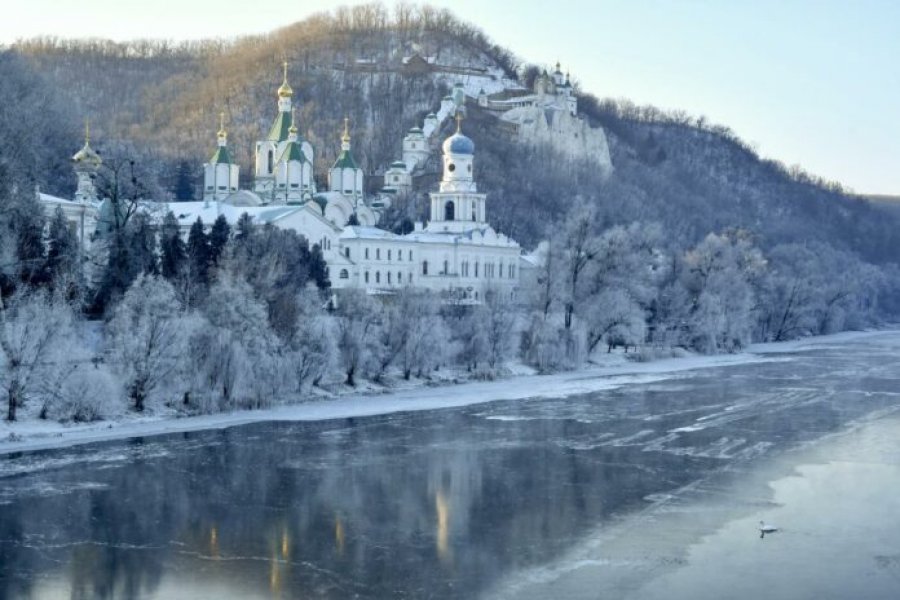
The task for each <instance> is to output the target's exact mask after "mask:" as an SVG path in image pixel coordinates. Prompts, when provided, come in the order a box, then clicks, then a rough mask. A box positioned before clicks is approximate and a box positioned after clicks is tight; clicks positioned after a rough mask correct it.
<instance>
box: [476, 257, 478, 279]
mask: <svg viewBox="0 0 900 600" xmlns="http://www.w3.org/2000/svg"><path fill="white" fill-rule="evenodd" d="M475 277H478V261H477V260H476V261H475Z"/></svg>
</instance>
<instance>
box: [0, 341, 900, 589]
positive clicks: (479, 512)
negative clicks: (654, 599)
mask: <svg viewBox="0 0 900 600" xmlns="http://www.w3.org/2000/svg"><path fill="white" fill-rule="evenodd" d="M885 344H888V345H889V346H890V344H894V346H896V345H900V336H895V337H894V338H890V339H886V338H884V337H880V338H877V339H876V340H873V341H870V342H867V343H866V344H862V343H856V344H854V345H852V347H843V348H841V349H840V350H837V351H833V352H832V351H823V350H821V349H817V350H815V352H814V353H812V354H811V355H810V356H809V357H807V356H805V355H798V356H796V357H794V356H791V357H788V356H785V360H781V361H778V362H767V363H759V364H752V365H742V366H731V367H723V368H721V369H710V370H708V371H702V372H698V373H695V374H692V375H685V374H682V375H681V376H680V378H679V379H678V385H662V384H660V383H650V384H648V385H644V386H641V385H636V386H633V387H627V388H620V389H611V390H607V391H604V392H600V393H591V394H587V395H583V396H578V397H571V398H566V399H546V398H545V399H535V400H528V401H525V400H516V401H512V402H496V403H493V404H490V405H478V406H471V407H463V408H454V409H447V410H440V411H432V412H418V413H397V414H393V415H388V416H381V417H371V418H365V419H352V420H350V419H348V420H335V421H325V422H309V423H291V424H286V423H282V424H257V425H250V426H244V427H238V428H233V429H227V430H222V431H210V432H204V433H191V434H178V435H170V436H165V437H160V438H150V439H147V440H139V441H132V442H116V443H108V444H95V445H92V446H83V447H79V448H72V449H66V450H59V451H54V452H40V453H34V454H30V455H24V456H20V457H6V458H5V459H4V460H2V461H0V502H5V503H6V504H5V505H4V506H3V509H2V513H0V597H10V598H23V599H29V598H41V599H43V598H99V599H104V598H141V599H144V598H147V599H162V598H165V599H166V600H170V599H175V600H177V599H179V598H207V597H217V598H222V599H225V600H232V599H237V598H242V599H243V598H249V599H254V598H272V597H279V596H280V597H283V598H293V597H298V596H299V597H310V598H347V597H357V598H385V597H408V598H419V597H430V598H436V599H442V598H477V597H479V596H482V595H488V596H491V595H496V596H497V597H500V598H527V597H533V598H548V597H559V598H562V597H565V598H577V597H579V594H581V595H582V596H581V597H590V598H596V597H597V596H598V595H600V592H601V591H605V592H608V593H607V595H608V596H610V597H623V596H626V595H627V593H634V594H636V595H635V596H634V597H643V596H641V595H640V594H639V593H638V591H637V590H639V589H640V592H641V593H643V592H645V591H646V593H647V594H648V595H651V594H652V592H653V589H651V588H652V585H653V581H654V579H653V578H660V581H662V580H663V577H664V576H665V577H669V574H671V579H667V582H668V583H667V584H666V585H663V584H662V583H661V584H660V587H659V588H658V591H659V593H660V594H664V593H665V592H666V591H667V590H670V589H671V590H676V589H678V590H680V591H681V593H684V594H685V595H684V596H683V597H696V596H691V595H690V594H691V593H693V592H696V590H695V589H693V588H692V585H696V583H697V581H699V580H701V579H702V578H703V577H706V576H707V575H706V574H704V573H703V572H702V570H697V569H696V565H697V564H698V562H697V561H695V560H694V558H693V554H692V552H694V551H695V550H693V549H692V548H694V549H700V548H704V547H705V546H703V544H704V543H705V542H704V540H715V539H718V538H716V536H719V535H720V533H721V535H723V536H724V537H722V538H721V541H720V542H716V543H715V544H712V545H710V546H709V550H708V556H709V557H710V560H713V559H716V560H718V561H719V562H715V561H713V563H712V564H716V565H718V567H720V568H721V570H722V571H723V572H726V571H727V569H728V568H731V567H733V566H735V565H734V564H733V563H727V561H725V558H727V557H728V556H730V555H732V554H734V552H733V546H731V545H730V544H734V543H737V542H735V540H740V543H745V541H746V538H748V537H749V539H750V541H751V542H759V540H758V539H755V538H756V537H757V536H754V535H753V534H754V533H758V531H757V530H756V522H757V521H758V520H759V519H764V520H767V521H768V520H770V519H771V521H772V522H778V523H780V524H782V525H784V524H785V523H789V524H790V530H789V531H788V532H784V535H780V536H779V537H777V538H773V541H776V542H777V543H776V544H766V545H765V546H766V549H767V550H768V551H769V552H771V551H772V550H773V549H778V548H785V549H787V548H791V549H792V551H797V552H800V553H801V554H802V553H803V552H806V553H807V554H809V552H808V550H809V548H808V545H804V544H809V543H811V542H810V540H812V541H815V542H816V543H817V544H818V543H821V542H822V538H821V536H820V534H819V533H818V529H817V527H818V526H819V524H814V523H812V522H808V523H807V524H804V519H807V521H808V520H809V519H812V518H814V517H815V516H816V515H815V514H814V511H811V510H810V507H811V506H817V504H816V501H814V500H813V499H812V498H814V497H815V496H816V495H829V494H831V495H832V496H835V497H837V496H839V494H835V490H834V488H836V487H840V488H841V491H842V490H843V486H835V485H834V481H835V480H840V481H842V482H844V481H851V482H852V485H853V486H854V487H855V490H854V494H845V496H846V498H845V499H844V500H841V502H837V500H835V503H834V506H835V507H837V506H841V507H843V508H844V509H846V507H847V506H851V505H852V503H854V502H857V503H865V502H868V503H871V504H873V505H874V504H878V503H879V502H882V497H883V496H881V495H880V494H885V493H887V492H886V490H888V488H889V491H890V492H891V493H892V494H893V496H892V497H893V498H898V497H900V493H894V492H897V491H900V490H894V488H893V487H890V486H892V485H893V484H892V483H890V482H892V481H893V479H892V477H893V475H892V474H891V471H890V468H888V467H889V466H890V465H896V464H900V448H897V447H896V443H894V444H891V443H889V440H890V436H889V435H888V433H887V432H882V434H881V435H882V438H880V441H877V440H876V441H877V443H876V441H872V440H870V443H868V446H866V448H867V452H868V455H869V457H870V458H871V455H872V454H873V453H874V454H877V455H878V456H879V457H880V459H881V460H883V462H884V465H882V467H884V468H879V467H878V465H876V466H874V467H873V468H872V470H871V472H869V473H868V474H860V472H859V471H858V470H855V469H850V468H845V467H842V466H841V465H842V464H843V463H844V462H848V463H853V462H854V461H855V460H857V459H858V458H859V456H858V450H856V449H854V447H852V446H835V447H836V448H837V447H839V448H840V454H841V455H840V456H837V455H835V456H832V457H831V458H829V460H830V461H831V462H829V463H827V464H826V466H827V468H826V469H825V470H824V471H822V472H821V473H819V472H818V471H816V468H812V470H803V471H802V473H801V477H800V478H799V479H800V481H801V482H803V481H806V482H807V484H808V483H809V482H810V481H811V482H813V483H814V484H815V485H813V486H812V487H810V490H812V491H811V492H810V496H809V497H810V498H811V499H809V500H807V499H805V497H804V496H803V494H802V493H801V489H802V487H803V486H802V485H799V484H798V485H796V486H794V487H793V488H791V484H790V483H776V485H775V489H774V491H770V490H769V488H768V487H766V485H765V484H766V483H767V482H768V481H770V480H773V479H765V478H763V479H760V477H762V475H759V473H770V472H771V469H773V468H775V467H773V465H778V464H780V463H779V462H778V461H780V460H782V459H783V457H784V456H785V452H794V451H797V449H798V448H803V447H805V446H804V445H805V444H808V443H811V442H815V441H818V443H819V444H823V443H825V442H823V441H822V439H823V437H827V436H828V435H829V434H832V433H834V432H840V431H844V430H846V428H847V426H848V424H850V423H852V422H854V420H858V419H860V418H861V417H863V416H865V415H876V416H880V417H884V418H887V415H889V414H890V412H891V411H894V410H896V408H897V406H898V404H900V402H898V396H897V395H896V390H897V389H900V385H898V377H900V373H898V372H897V366H896V359H895V358H894V357H895V356H896V355H895V354H892V353H891V352H885V351H884V350H883V348H881V347H879V346H883V345H885ZM894 346H890V347H892V348H893V347H894ZM798 378H800V379H802V382H803V388H802V389H801V388H800V387H798ZM442 393H443V392H442ZM859 431H860V432H862V431H868V430H867V429H865V428H863V427H862V426H860V429H859ZM870 437H871V436H870ZM867 439H869V438H867ZM894 439H900V436H896V437H895V438H894ZM827 441H828V440H826V442H827ZM804 451H805V452H806V451H808V452H812V450H809V449H808V450H804ZM876 475H877V476H880V477H882V481H883V482H887V483H882V484H878V483H877V481H878V480H877V478H876ZM778 477H781V478H782V479H783V478H785V477H787V479H786V480H785V481H788V482H789V481H791V480H790V475H784V474H783V473H781V472H780V471H779V472H778ZM778 477H776V478H774V480H775V481H776V482H781V481H782V479H779V478H778ZM829 478H830V479H829ZM816 486H818V487H816ZM829 486H830V487H829ZM865 486H874V488H876V489H875V491H873V492H872V496H871V497H870V498H866V497H865V496H864V494H863V492H864V491H865ZM879 486H882V487H880V488H879ZM884 486H888V487H884ZM738 490H739V491H738ZM786 490H787V491H786ZM791 490H793V491H791ZM813 492H815V493H814V494H813ZM785 494H787V495H785ZM773 497H774V499H775V500H776V501H778V502H780V503H781V504H782V506H778V505H775V504H772V502H773ZM796 503H802V504H803V506H802V507H801V506H798V507H797V508H796V511H797V514H792V513H790V511H791V510H794V509H793V508H792V506H793V505H794V504H796ZM821 506H823V507H826V506H827V504H824V503H823V504H821ZM894 508H895V509H896V510H897V512H896V513H895V514H900V507H894ZM885 510H886V509H885ZM803 511H805V512H803ZM800 513H803V514H800ZM885 514H887V513H885ZM731 524H735V525H734V527H735V529H734V531H733V536H732V530H731V529H730V527H731V526H732V525H731ZM723 526H724V528H723ZM860 527H862V525H860ZM741 528H743V529H741ZM720 530H721V531H720ZM738 531H740V532H741V533H740V536H738V533H737V532H738ZM748 531H749V532H750V535H749V536H748V535H747V532H748ZM717 532H720V533H717ZM886 533H891V534H892V535H894V534H897V533H900V532H893V531H887V530H886ZM804 536H805V537H804ZM849 539H850V542H851V546H853V545H856V546H855V547H863V546H862V544H863V541H862V539H861V538H859V537H855V536H854V537H851V538H849ZM803 540H807V541H806V542H803ZM639 541H640V543H639ZM650 541H653V545H647V544H649V542H650ZM766 541H767V542H768V541H769V540H768V539H767V540H766ZM801 542H802V543H801ZM832 543H833V540H832ZM692 544H694V546H692ZM697 544H699V545H697ZM751 548H753V550H752V551H754V552H756V551H757V550H756V548H755V547H751ZM852 549H853V548H852V547H851V548H850V550H852ZM876 550H877V552H875V553H874V554H872V556H870V557H869V558H868V560H869V562H868V563H867V564H868V565H869V568H871V569H882V570H883V571H884V572H893V571H891V569H894V568H895V567H893V566H892V565H894V564H895V563H894V562H892V560H891V557H892V556H894V555H896V554H897V553H896V551H891V550H890V549H889V548H887V547H878V548H873V552H874V551H876ZM696 551H697V552H699V551H700V550H696ZM843 551H844V552H847V551H848V548H846V547H845V548H843ZM704 552H707V551H705V550H704ZM717 553H718V554H721V555H722V556H721V557H719V556H717ZM738 556H740V555H738ZM773 556H774V555H770V556H769V558H772V557H773ZM875 556H877V557H881V558H880V559H878V560H876V558H875ZM765 558H766V557H765V556H764V555H759V556H757V557H756V558H754V560H759V561H762V560H764V559H765ZM740 560H744V561H745V562H744V563H740ZM740 560H738V558H734V561H737V562H739V563H740V566H741V567H742V568H743V566H747V565H749V566H752V567H754V568H758V567H760V563H754V562H753V561H752V560H750V559H749V558H747V557H746V556H745V558H744V559H740ZM862 562H863V561H862V560H860V562H859V565H862ZM726 563H727V564H726ZM795 566H796V565H795ZM682 572H683V574H681V575H676V574H677V573H682ZM611 574H613V575H611ZM600 575H602V577H599V576H600ZM595 576H598V577H599V579H597V578H596V577H595ZM669 584H670V585H669ZM728 585H730V584H729V582H728V581H726V578H723V579H722V586H721V588H720V589H719V591H720V592H721V591H722V590H727V589H728ZM604 586H607V587H606V588H604ZM642 586H646V589H643V588H642ZM679 586H680V587H679ZM661 597H662V596H661ZM731 597H733V596H731Z"/></svg>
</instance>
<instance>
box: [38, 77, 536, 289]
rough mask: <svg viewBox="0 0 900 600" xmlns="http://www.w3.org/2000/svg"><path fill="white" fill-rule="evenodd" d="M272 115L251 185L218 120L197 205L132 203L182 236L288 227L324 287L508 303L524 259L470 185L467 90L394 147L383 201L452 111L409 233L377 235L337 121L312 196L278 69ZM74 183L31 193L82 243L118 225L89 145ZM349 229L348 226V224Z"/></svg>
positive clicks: (407, 176) (375, 215) (422, 156)
mask: <svg viewBox="0 0 900 600" xmlns="http://www.w3.org/2000/svg"><path fill="white" fill-rule="evenodd" d="M276 96H277V113H276V116H275V118H274V121H273V123H272V126H271V127H270V128H269V131H268V134H267V135H266V136H265V138H264V139H262V140H259V141H257V142H256V146H255V149H256V153H255V161H254V180H253V183H252V186H251V187H250V188H249V189H248V188H244V187H242V186H241V182H240V168H239V165H238V164H237V163H236V162H235V161H234V159H233V156H232V154H231V152H230V150H229V148H228V132H227V130H226V128H225V121H224V115H220V123H219V130H218V132H217V133H216V146H215V149H214V151H213V153H212V156H211V157H210V159H209V161H208V162H207V163H205V164H204V165H203V200H202V201H198V202H171V203H152V202H145V203H142V205H141V209H142V210H146V211H148V212H150V213H151V214H152V215H154V217H155V218H159V219H162V216H163V215H165V214H166V213H167V212H169V211H171V212H172V213H173V214H174V215H175V216H176V218H177V219H178V221H179V225H180V227H181V230H182V232H183V233H184V234H185V235H187V232H188V230H189V229H190V227H191V225H193V224H194V223H195V222H196V220H197V219H198V218H200V219H201V220H202V221H203V223H204V224H205V225H207V226H210V225H212V223H213V221H215V220H216V219H217V218H218V217H220V216H224V217H225V218H226V219H227V220H228V221H229V222H230V223H231V224H232V225H234V224H236V223H237V221H238V219H239V218H240V216H241V215H242V214H244V213H246V214H248V215H249V216H250V217H251V218H252V219H253V221H254V222H256V223H270V224H272V225H274V226H276V227H280V228H284V229H292V230H295V231H297V232H298V233H300V234H301V235H303V236H304V237H306V239H307V240H309V242H310V244H317V245H319V247H320V248H321V249H322V251H323V255H324V257H325V260H326V262H327V264H328V268H329V273H330V278H331V282H332V286H333V287H335V288H338V289H340V288H361V289H365V290H367V291H368V292H369V293H372V294H377V293H391V292H392V291H393V290H396V289H399V288H401V287H404V286H415V287H420V288H426V289H430V290H433V291H436V292H441V293H443V294H444V295H445V296H446V297H448V298H453V299H455V300H457V301H459V302H463V303H466V302H471V303H477V302H480V301H481V300H483V298H484V294H485V292H486V291H487V290H488V289H490V290H493V291H495V292H498V293H501V294H503V295H505V296H508V297H510V298H511V297H513V296H514V295H515V292H516V290H517V289H518V287H519V282H520V270H521V268H522V267H524V268H526V269H527V268H528V267H529V266H530V265H531V263H529V262H527V261H525V260H524V259H522V258H521V256H520V255H521V248H520V247H519V244H518V243H516V242H515V241H514V240H512V239H510V238H508V237H507V236H505V235H503V234H500V233H498V232H496V231H495V230H494V229H493V228H492V227H491V226H490V225H489V224H488V222H487V197H486V195H485V194H484V193H480V192H478V189H477V184H476V181H475V172H474V165H475V144H474V143H473V142H472V140H471V139H469V138H468V137H467V136H465V135H464V134H463V132H462V119H463V109H464V104H465V98H466V96H465V93H464V91H463V90H462V88H461V86H457V87H456V88H454V90H453V93H452V94H451V95H450V96H448V97H447V98H445V99H444V101H442V103H441V107H440V109H439V111H438V112H437V113H434V114H430V115H428V117H427V118H426V119H425V123H424V127H422V128H418V127H416V128H413V129H412V130H410V132H409V134H408V135H407V136H406V137H405V138H404V140H403V143H402V151H403V159H402V160H398V161H396V162H394V163H393V164H392V165H391V168H390V169H388V170H387V171H386V173H385V191H386V192H388V195H389V194H390V193H391V192H393V193H396V192H397V191H399V190H403V189H408V188H409V186H410V185H411V174H412V172H413V171H414V170H415V169H416V168H418V167H420V166H421V165H422V164H423V163H424V162H425V161H427V160H428V159H429V157H430V154H431V151H430V145H429V143H428V139H430V138H431V137H432V136H434V135H436V134H437V132H438V130H439V127H440V124H441V123H443V122H444V121H445V120H446V119H447V118H449V117H451V116H455V117H456V120H457V124H456V132H455V133H454V134H453V135H452V136H450V137H449V138H448V139H447V140H446V141H445V142H444V143H443V146H442V163H443V176H442V179H441V182H440V186H439V189H438V191H436V192H433V193H431V194H430V198H431V207H430V219H429V221H428V222H427V224H421V223H419V224H417V225H416V226H415V230H414V231H413V232H411V233H409V234H407V235H395V234H393V233H390V232H388V231H385V230H382V229H378V228H376V227H375V225H376V224H377V222H378V219H379V217H380V212H379V211H380V206H384V205H385V203H386V202H388V203H389V202H390V200H389V198H388V199H383V198H382V199H378V201H376V202H370V200H369V199H368V198H366V197H365V194H364V189H365V187H364V174H363V170H362V169H361V168H360V167H359V166H358V165H357V164H356V161H355V160H354V158H353V153H352V146H351V137H350V126H349V121H347V120H345V121H344V131H343V134H342V135H341V138H340V143H341V153H340V154H339V156H338V158H337V160H336V161H335V163H334V165H333V166H332V167H331V169H330V170H329V172H328V189H327V190H318V189H316V183H315V178H314V176H313V164H314V163H313V157H314V152H315V149H314V148H313V147H312V145H311V144H310V143H309V142H308V141H307V140H305V139H304V138H303V137H302V136H301V135H300V131H299V127H298V126H297V123H296V121H295V119H294V113H293V106H292V96H293V90H292V89H291V87H290V85H289V84H288V80H287V66H286V65H285V70H284V78H283V81H282V84H281V86H280V87H279V88H278V90H277V93H276ZM72 161H73V165H74V170H75V173H76V175H77V177H78V191H77V192H76V194H75V198H74V200H65V199H62V198H55V197H52V196H48V195H46V194H40V195H39V199H40V201H41V202H42V204H43V205H44V207H45V210H47V211H48V212H50V211H53V210H55V209H56V207H60V208H62V210H63V211H64V213H65V214H66V217H67V218H68V219H69V221H70V222H72V223H73V227H77V228H78V229H77V230H78V232H79V236H80V238H81V239H82V242H83V243H85V244H87V243H89V240H91V239H93V238H96V237H98V236H101V237H102V235H103V234H104V233H105V232H106V231H108V230H109V229H110V227H109V224H110V223H112V221H113V219H115V218H117V215H115V214H114V213H115V211H114V208H113V204H112V202H111V201H110V200H109V199H103V198H100V197H99V194H98V191H97V187H96V185H95V183H94V182H95V178H96V177H97V175H98V172H99V171H100V169H101V167H102V164H103V163H102V159H101V157H100V155H99V154H97V153H96V152H95V151H94V150H93V149H92V148H91V147H90V136H89V132H87V131H86V134H85V144H84V147H83V148H82V149H81V150H79V151H78V153H76V154H75V155H74V156H73V157H72ZM351 223H352V224H351Z"/></svg>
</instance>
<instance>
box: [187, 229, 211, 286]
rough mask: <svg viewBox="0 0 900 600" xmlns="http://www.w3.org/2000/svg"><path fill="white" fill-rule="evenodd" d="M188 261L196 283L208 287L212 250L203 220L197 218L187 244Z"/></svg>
mask: <svg viewBox="0 0 900 600" xmlns="http://www.w3.org/2000/svg"><path fill="white" fill-rule="evenodd" d="M187 253H188V261H189V262H190V266H191V273H192V274H193V275H194V278H195V282H196V283H200V284H203V285H206V284H208V283H209V266H210V248H209V237H208V236H207V235H206V232H204V231H203V220H202V219H201V218H200V217H197V220H196V221H194V224H193V225H191V231H190V233H188V243H187Z"/></svg>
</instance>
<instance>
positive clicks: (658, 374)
mask: <svg viewBox="0 0 900 600" xmlns="http://www.w3.org/2000/svg"><path fill="white" fill-rule="evenodd" d="M896 333H897V331H867V332H849V333H841V334H836V335H830V336H821V337H815V338H807V339H804V340H797V341H791V342H779V343H774V344H756V345H753V346H751V347H750V349H749V351H748V352H747V353H744V354H729V355H719V356H688V357H683V358H667V359H662V360H657V361H653V362H644V363H636V362H629V361H627V360H626V358H625V357H624V356H623V355H621V354H610V355H603V354H601V355H598V362H599V363H600V364H596V365H594V366H591V367H589V368H585V369H582V370H579V371H571V372H567V373H559V374H554V375H533V374H529V370H528V369H527V368H526V367H517V368H516V369H514V370H513V372H514V373H515V375H514V376H513V377H511V378H508V379H501V380H497V381H486V382H470V383H463V384H459V385H444V386H441V387H416V388H412V389H401V390H398V391H394V392H391V393H377V394H374V393H371V391H370V390H367V391H366V392H364V393H354V394H349V395H345V396H340V397H337V398H334V399H324V400H314V401H311V402H307V403H304V404H294V405H288V406H278V407H273V408H269V409H263V410H255V411H239V412H233V413H223V414H214V415H203V416H196V417H181V418H178V417H173V416H159V415H157V416H137V415H134V414H132V415H130V416H129V417H126V418H125V419H123V420H119V421H115V422H109V421H103V422H99V423H87V424H75V425H72V424H68V425H63V424H60V423H56V422H47V421H29V422H23V423H12V424H10V423H7V422H3V423H2V424H0V440H3V441H0V455H2V454H9V453H12V452H23V451H32V450H44V449H48V448H58V447H66V446H73V445H77V444H85V443H90V442H99V441H107V440H113V439H123V438H130V437H143V436H150V435H161V434H167V433H181V432H185V431H199V430H204V429H223V428H226V427H234V426H236V425H245V424H248V423H259V422H265V421H320V420H327V419H343V418H349V417H368V416H374V415H384V414H390V413H395V412H407V411H420V410H435V409H441V408H454V407H460V406H468V405H472V404H481V403H485V402H493V401H498V400H518V399H526V398H562V397H565V396H572V395H576V394H585V393H590V392H596V391H601V390H610V389H615V388H619V387H623V386H626V385H634V384H644V383H652V382H655V381H661V380H665V379H669V378H671V377H673V376H674V375H676V374H678V373H682V372H684V371H692V370H697V369H705V368H710V367H722V366H730V365H743V364H751V363H758V362H768V361H773V360H786V359H780V358H776V357H772V356H765V355H764V354H777V353H786V352H795V351H797V350H802V349H808V348H812V347H823V346H825V347H827V346H831V345H834V344H840V343H845V342H848V341H854V340H858V339H863V338H867V337H872V336H877V335H887V334H896Z"/></svg>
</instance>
